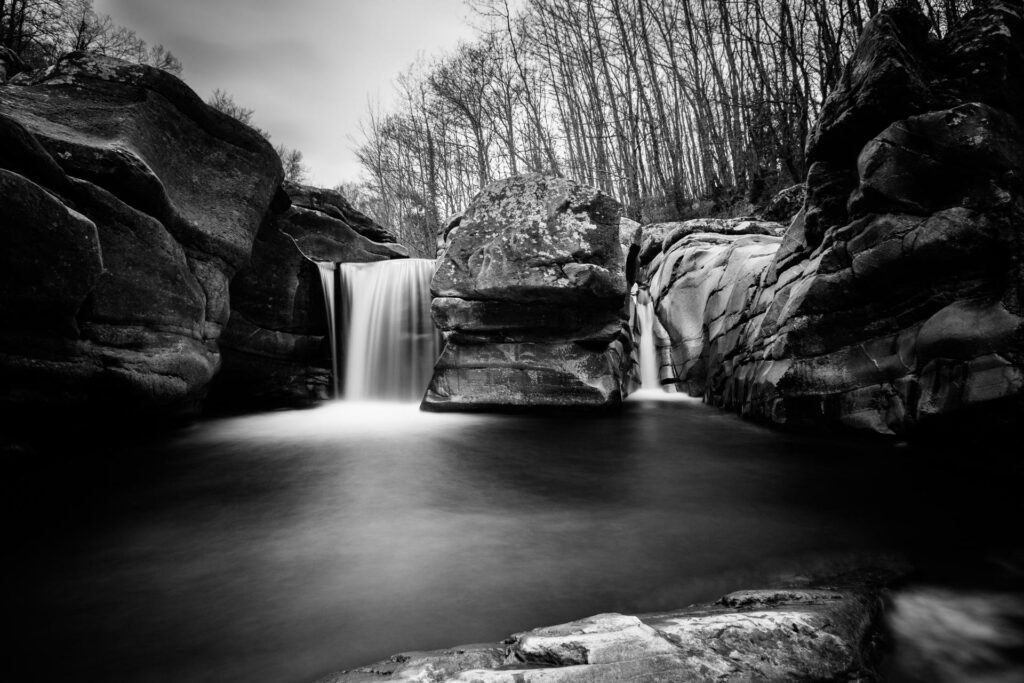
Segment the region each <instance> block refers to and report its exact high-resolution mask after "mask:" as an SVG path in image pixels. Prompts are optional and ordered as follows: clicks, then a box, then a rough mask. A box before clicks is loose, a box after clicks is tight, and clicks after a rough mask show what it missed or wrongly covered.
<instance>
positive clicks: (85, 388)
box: [0, 54, 281, 419]
mask: <svg viewBox="0 0 1024 683" xmlns="http://www.w3.org/2000/svg"><path fill="white" fill-rule="evenodd" d="M0 141H2V142H3V144H2V145H0V168H2V169H5V170H0V174H2V175H0V177H2V178H3V181H2V182H3V183H4V191H3V192H0V214H2V215H3V216H4V217H5V219H9V220H5V221H4V226H3V227H4V240H5V241H6V242H7V244H6V245H5V246H6V248H5V250H4V258H5V261H9V263H10V266H9V267H7V268H5V269H4V274H3V276H2V277H3V284H2V285H0V286H2V288H3V290H4V292H5V297H4V300H5V302H6V303H5V306H6V307H7V309H8V312H9V313H10V315H9V317H8V318H7V324H5V329H4V333H3V337H2V339H3V342H2V347H0V367H2V371H3V374H4V377H5V382H4V388H3V391H2V394H0V395H2V401H3V402H4V404H5V405H7V406H10V407H11V409H12V410H23V411H26V412H27V413H32V411H35V410H38V409H40V408H43V407H48V406H54V405H56V406H61V407H64V408H72V409H74V411H75V413H74V414H75V415H76V416H81V417H82V418H83V419H86V416H87V415H101V414H102V415H104V416H106V417H109V418H116V417H118V416H123V415H124V414H125V413H130V414H134V415H140V416H142V415H146V416H149V415H161V416H170V415H173V414H175V413H176V412H180V411H184V410H190V409H193V408H194V407H195V406H196V405H197V403H198V401H199V400H200V399H201V398H202V395H203V393H204V391H205V389H206V386H207V384H208V382H209V381H210V379H211V378H212V377H213V375H214V373H215V372H216V370H217V368H218V367H219V364H220V354H219V351H218V348H217V344H216V342H217V338H218V336H219V334H220V331H221V328H222V326H223V324H224V323H226V322H227V316H228V312H229V306H228V300H227V290H228V281H229V279H230V277H231V276H232V275H233V274H234V273H235V271H236V269H237V268H238V267H240V266H241V265H243V264H244V263H245V262H246V261H247V260H248V259H249V255H250V250H251V245H252V240H253V237H254V235H255V233H256V229H257V226H258V225H259V223H260V220H261V218H262V216H263V214H264V212H265V211H266V209H267V206H268V205H269V203H270V201H271V198H272V197H273V195H274V191H275V188H276V187H277V185H278V183H279V181H280V176H281V167H280V161H279V160H278V159H277V155H276V154H275V152H274V150H273V148H272V147H271V146H270V144H269V143H267V142H266V140H264V139H263V138H262V137H261V136H259V135H258V134H257V133H256V132H255V131H253V130H251V129H250V128H248V127H247V126H244V125H242V124H240V123H238V122H237V121H235V120H234V119H231V118H230V117H227V116H225V115H223V114H220V113H219V112H216V111H214V110H212V109H211V108H209V107H208V106H207V105H206V104H204V103H203V102H202V100H201V99H200V98H199V97H198V96H197V95H196V94H195V93H193V92H192V91H191V90H189V89H188V88H187V86H185V85H184V84H183V83H182V82H181V81H179V80H178V79H176V78H175V77H174V76H172V75H170V74H167V73H165V72H163V71H160V70H159V69H153V68H150V67H146V66H140V65H131V64H127V63H125V62H121V61H118V60H114V59H110V58H106V57H97V56H90V55H84V54H73V55H70V56H69V57H67V58H65V59H63V60H62V61H61V62H60V63H59V64H58V65H56V66H55V67H52V68H50V69H47V70H46V71H45V72H28V73H25V74H21V75H19V76H18V77H17V78H16V79H14V80H13V81H12V82H9V83H8V84H6V85H4V86H2V96H0ZM41 217H46V220H45V221H41V220H40V218H41Z"/></svg>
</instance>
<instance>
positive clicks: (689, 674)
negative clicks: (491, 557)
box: [321, 589, 881, 683]
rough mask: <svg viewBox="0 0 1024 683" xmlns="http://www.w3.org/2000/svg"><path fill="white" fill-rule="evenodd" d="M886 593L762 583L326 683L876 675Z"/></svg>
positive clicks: (402, 660) (384, 665) (402, 659)
mask: <svg viewBox="0 0 1024 683" xmlns="http://www.w3.org/2000/svg"><path fill="white" fill-rule="evenodd" d="M880 612H881V601H880V599H879V597H878V595H877V594H875V593H871V592H862V591H858V590H845V589H844V590H822V589H801V590H781V591H779V590H760V591H743V592H742V593H735V594H730V595H727V596H725V597H724V598H722V599H721V600H719V601H718V602H717V603H715V604H712V605H703V606H697V607H690V608H687V609H684V610H679V611H675V612H666V613H661V614H644V615H637V616H630V615H623V614H614V613H612V614H599V615H595V616H592V617H588V618H586V619H580V620H578V621H572V622H569V623H566V624H559V625H557V626H548V627H544V628H538V629H534V630H532V631H526V632H524V633H517V634H515V635H513V636H511V637H510V638H509V639H507V640H506V641H504V642H503V643H501V644H491V645H474V646H466V647H461V648H453V649H449V650H439V651H435V652H410V653H404V654H400V655H395V656H394V657H392V658H390V659H389V660H386V661H384V662H379V663H377V664H373V665H370V666H366V667H360V668H359V669H354V670H352V671H346V672H340V673H338V674H334V675H332V676H329V677H327V678H324V679H322V680H321V683H357V682H358V683H363V682H366V681H371V680H382V679H383V680H390V681H465V682H466V683H469V682H487V683H498V682H506V681H507V682H508V683H531V682H536V683H539V682H541V681H543V682H545V683H547V682H551V681H564V682H566V683H568V682H575V681H580V682H581V683H582V682H584V681H586V682H593V681H607V682H608V683H613V682H615V683H619V682H621V681H635V682H636V683H642V682H645V681H748V680H815V681H848V680H873V679H874V678H875V674H874V670H873V664H874V663H873V657H874V653H873V651H872V647H873V645H872V639H873V636H874V629H875V627H876V623H877V621H878V618H879V615H880Z"/></svg>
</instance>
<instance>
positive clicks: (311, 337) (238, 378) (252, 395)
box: [208, 183, 408, 408]
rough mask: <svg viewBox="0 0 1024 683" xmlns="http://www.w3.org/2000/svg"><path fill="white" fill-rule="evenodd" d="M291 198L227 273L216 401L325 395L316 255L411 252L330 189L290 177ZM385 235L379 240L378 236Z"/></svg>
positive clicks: (328, 259) (379, 256)
mask: <svg viewBox="0 0 1024 683" xmlns="http://www.w3.org/2000/svg"><path fill="white" fill-rule="evenodd" d="M284 189H285V191H286V192H287V194H288V198H289V202H288V204H289V206H287V207H285V208H283V209H281V210H280V211H278V212H274V211H271V212H270V213H269V214H268V215H267V217H266V219H265V220H264V222H263V225H262V226H261V227H260V231H259V233H258V234H257V236H256V241H255V243H254V244H253V250H252V260H251V261H250V262H249V264H248V265H247V266H246V267H244V268H242V269H241V270H240V271H239V272H238V275H236V276H235V278H234V280H232V282H231V319H230V321H229V323H228V325H227V328H226V329H225V331H224V335H223V337H222V338H221V342H220V346H221V350H222V354H223V358H224V363H223V369H222V370H221V373H220V375H219V376H218V377H217V379H216V381H215V382H214V383H213V386H212V388H211V392H210V400H209V402H208V405H209V406H210V407H213V408H237V407H253V406H260V407H266V406H275V405H293V404H304V403H309V402H311V401H318V400H322V399H325V398H328V397H329V395H330V391H331V390H330V387H331V377H330V368H331V360H330V358H331V352H330V348H329V346H328V341H327V318H326V312H325V307H324V297H323V292H322V286H321V283H320V272H319V269H318V267H317V262H325V263H332V264H333V263H364V262H369V261H380V260H384V259H392V258H405V257H406V256H408V252H407V251H406V249H405V247H403V246H401V245H399V244H396V243H395V240H394V237H393V236H392V235H391V234H390V233H389V232H387V230H385V229H384V228H383V227H382V226H380V225H378V224H377V223H375V222H374V221H373V220H372V219H370V218H369V217H368V216H365V215H363V214H362V213H360V212H358V211H356V210H355V209H353V208H352V207H351V206H350V205H349V203H348V202H347V201H346V200H345V198H344V197H342V196H341V195H340V194H338V193H337V192H334V191H333V190H322V189H320V188H314V187H309V186H305V185H296V184H293V183H285V185H284ZM375 238H380V240H379V241H374V239H375Z"/></svg>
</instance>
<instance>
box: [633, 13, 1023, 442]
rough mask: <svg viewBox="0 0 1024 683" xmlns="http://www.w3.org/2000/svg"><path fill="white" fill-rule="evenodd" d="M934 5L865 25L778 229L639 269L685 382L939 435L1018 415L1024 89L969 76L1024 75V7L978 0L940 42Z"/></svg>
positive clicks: (876, 426) (768, 404)
mask: <svg viewBox="0 0 1024 683" xmlns="http://www.w3.org/2000/svg"><path fill="white" fill-rule="evenodd" d="M921 21H922V19H921V17H920V16H918V15H916V14H914V13H913V12H910V11H909V10H897V11H890V12H883V13H881V14H880V15H879V16H878V17H876V19H874V20H873V21H872V22H871V23H870V24H869V26H868V27H867V28H866V30H865V33H864V35H863V36H862V38H861V40H860V43H859V45H858V48H857V51H856V54H855V55H854V59H853V61H852V62H851V64H850V65H849V67H848V68H847V74H846V76H845V77H844V79H843V81H842V82H841V83H840V85H839V87H838V89H837V90H836V91H835V92H834V93H833V95H831V96H830V98H829V100H828V102H827V103H826V105H825V107H824V109H823V111H822V115H821V117H820V120H819V123H818V127H817V128H816V130H815V133H814V135H812V136H811V139H810V140H809V143H808V144H809V155H810V158H811V160H812V161H813V162H814V163H813V164H812V166H811V168H810V171H809V174H808V180H807V199H806V203H805V208H804V211H802V212H801V213H800V214H799V215H798V216H797V217H796V218H795V219H794V220H793V222H792V223H791V224H790V227H789V228H788V230H787V231H786V234H785V235H784V237H783V238H782V240H781V244H778V245H770V244H767V243H765V244H764V245H762V246H763V248H762V247H758V251H757V252H756V253H753V254H748V253H744V252H743V251H742V250H741V249H740V248H739V244H740V242H739V241H738V240H735V239H733V240H728V241H727V240H725V239H724V238H721V237H715V238H712V237H711V236H710V235H689V236H687V237H684V238H683V239H680V240H678V241H674V240H673V239H672V237H671V233H670V234H669V235H664V236H662V237H659V238H658V239H659V240H660V242H661V245H662V246H661V251H660V252H659V251H657V250H655V249H649V248H648V245H647V244H646V243H645V249H644V250H642V251H641V255H640V262H641V264H642V266H641V269H640V272H639V274H638V275H637V280H638V282H640V283H644V284H647V285H649V287H650V294H651V296H652V298H653V300H654V302H655V306H656V311H657V313H658V316H659V320H660V323H661V326H662V328H663V329H664V330H665V331H666V332H667V334H668V336H669V340H668V344H667V346H668V347H669V348H670V351H671V353H670V356H671V358H670V359H669V360H670V363H669V365H670V366H671V369H672V370H673V372H674V373H675V380H676V383H677V385H678V386H679V387H680V388H683V389H686V390H689V391H690V392H691V393H695V394H700V395H703V396H704V397H705V399H706V400H707V401H709V402H712V403H715V404H717V405H721V406H724V407H728V408H731V409H734V410H737V411H739V412H740V413H742V414H744V415H748V416H750V417H753V418H757V419H764V420H768V421H770V422H774V423H776V424H789V425H799V424H805V423H814V424H821V423H822V422H825V423H830V424H837V425H845V426H847V427H852V428H857V429H863V430H867V431H872V432H877V433H882V434H910V435H913V436H917V437H926V436H928V435H929V434H938V433H942V434H945V435H950V434H952V433H953V432H956V431H957V430H958V429H959V430H960V431H961V432H962V433H963V434H965V435H967V434H973V435H977V434H979V433H981V434H985V433H993V430H994V429H995V428H996V427H997V426H998V428H999V429H1003V428H1004V427H1005V426H1006V425H1009V424H1012V423H1013V422H1014V421H1018V422H1019V419H1020V416H1021V411H1022V410H1024V395H1022V391H1024V382H1022V379H1024V360H1022V359H1024V353H1022V350H1024V349H1022V346H1021V344H1022V340H1024V309H1022V300H1021V297H1020V295H1019V292H1020V291H1021V289H1022V287H1024V285H1022V282H1024V269H1022V268H1021V267H1020V263H1021V260H1022V256H1024V254H1022V252H1021V250H1020V242H1019V235H1018V233H1019V226H1020V224H1021V221H1022V219H1024V182H1022V180H1021V179H1022V178H1024V132H1022V128H1021V120H1020V119H1019V113H1018V112H1017V109H1016V107H1017V104H1016V100H1015V99H1014V98H1013V96H1010V97H1008V96H1006V95H1005V94H1003V93H1002V92H995V91H992V92H990V91H989V90H987V89H986V88H985V87H979V86H978V84H977V83H969V82H968V81H969V80H970V79H969V78H966V77H965V76H964V74H965V73H968V72H970V71H971V69H975V70H977V69H982V68H983V66H982V64H981V63H974V64H973V66H972V62H971V60H972V59H976V58H977V59H981V57H978V55H985V57H984V59H986V60H988V59H991V60H994V62H993V63H994V67H995V74H996V75H995V76H994V78H995V81H994V82H996V83H1004V82H1005V79H1006V78H1009V77H1010V75H1012V74H1016V73H1018V71H1017V69H1018V66H1017V65H1018V57H1020V55H1021V52H1022V48H1021V45H1024V8H1021V7H1020V5H1019V4H1013V5H1011V4H1010V3H1003V2H998V1H994V2H990V3H983V4H982V6H980V7H979V8H977V9H975V10H973V11H972V12H971V13H969V14H968V15H967V16H966V17H965V18H964V20H963V21H962V22H961V23H960V24H958V25H957V26H956V27H955V28H954V29H953V30H952V31H951V32H950V34H949V35H948V36H947V37H946V38H945V39H944V42H943V43H942V44H941V45H939V44H936V43H934V42H933V41H932V40H931V39H926V38H924V37H923V34H922V28H921ZM1011 43H1012V47H1011ZM943 55H944V56H943ZM972 55H973V56H972ZM979 82H981V83H985V82H986V81H985V79H984V78H982V79H980V80H979ZM885 84H889V85H888V86H886V87H888V88H889V89H888V90H886V88H885V87H883V86H884V85H885ZM897 86H898V87H897ZM741 239H744V238H741ZM651 246H653V242H652V243H651ZM773 251H774V253H773ZM645 258H646V259H647V260H645ZM663 379H664V378H663ZM969 438H974V437H969Z"/></svg>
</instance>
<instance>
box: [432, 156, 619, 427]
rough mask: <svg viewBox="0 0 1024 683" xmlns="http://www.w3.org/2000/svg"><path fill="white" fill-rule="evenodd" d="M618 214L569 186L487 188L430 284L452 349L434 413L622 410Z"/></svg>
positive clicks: (437, 385)
mask: <svg viewBox="0 0 1024 683" xmlns="http://www.w3.org/2000/svg"><path fill="white" fill-rule="evenodd" d="M619 214H620V207H619V205H618V203H617V202H615V201H614V200H613V199H611V198H610V197H608V196H607V195H605V194H603V193H602V192H600V191H598V190H594V189H591V188H588V187H584V186H582V185H579V184H577V183H575V182H573V181H570V180H566V179H563V178H551V177H545V176H542V175H538V174H530V175H524V176H517V177H514V178H509V179H507V180H502V181H498V182H495V183H492V184H491V185H488V186H487V187H485V188H484V189H483V190H482V191H481V192H480V194H479V195H477V197H476V198H475V199H474V200H473V202H472V203H471V204H470V206H469V208H468V209H467V210H466V211H465V213H464V214H463V215H462V217H461V219H460V220H459V221H458V222H457V223H456V224H455V225H453V226H451V227H450V229H449V230H448V232H447V236H446V247H445V249H444V251H443V252H442V254H441V256H440V257H439V259H438V264H437V270H436V272H435V274H434V278H433V281H432V283H431V291H432V293H433V295H434V297H435V298H434V301H433V305H432V311H433V316H434V321H435V323H436V324H437V326H438V327H439V328H440V329H441V330H442V331H443V333H444V337H445V348H444V351H443V352H442V354H441V358H440V359H439V360H438V362H437V365H436V367H435V370H434V377H433V379H432V381H431V383H430V387H429V388H428V389H427V393H426V396H425V398H424V400H423V407H424V408H425V409H429V410H483V409H499V410H500V409H520V408H535V407H542V406H556V407H572V408H599V407H609V406H615V405H617V404H618V403H619V402H620V401H621V399H622V380H623V369H624V367H625V364H628V343H629V342H628V330H626V328H625V327H624V321H625V311H624V304H625V296H626V277H625V270H624V261H623V255H622V248H621V246H620V243H619V233H620V224H619Z"/></svg>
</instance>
